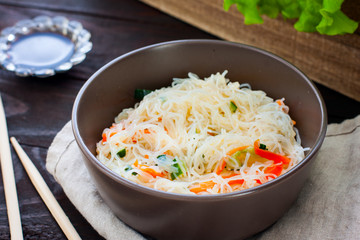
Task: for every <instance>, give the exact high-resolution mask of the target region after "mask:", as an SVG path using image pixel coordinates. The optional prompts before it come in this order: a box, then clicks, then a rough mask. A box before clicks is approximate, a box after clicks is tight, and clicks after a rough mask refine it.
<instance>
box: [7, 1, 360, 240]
mask: <svg viewBox="0 0 360 240" xmlns="http://www.w3.org/2000/svg"><path fill="white" fill-rule="evenodd" d="M38 15H48V16H51V17H53V16H57V15H62V16H65V17H67V18H69V19H70V20H77V21H80V22H81V23H82V24H83V25H84V27H85V28H86V29H88V30H89V31H90V32H91V33H92V38H91V40H92V42H93V49H92V51H91V52H90V53H89V54H88V56H87V58H86V60H85V61H84V62H83V63H81V64H80V65H77V66H76V67H74V68H73V69H71V70H70V71H69V72H67V73H63V74H57V75H55V76H53V77H50V78H47V79H37V78H21V77H16V76H15V75H14V74H13V73H10V72H7V71H4V70H0V93H1V96H2V98H3V102H4V105H5V112H6V115H7V123H8V129H9V136H15V137H16V138H17V139H18V140H19V142H20V143H21V145H22V147H23V148H24V150H25V151H26V152H27V153H28V155H29V157H30V158H31V159H32V160H33V162H34V163H35V165H36V166H37V168H38V169H39V170H40V172H41V174H42V175H43V177H44V179H45V181H46V182H47V184H48V185H49V187H50V189H51V191H52V192H53V193H54V195H55V197H56V198H57V200H58V201H59V203H60V205H61V206H62V207H63V209H64V211H65V212H66V214H67V215H68V217H69V218H70V220H71V222H72V223H73V224H74V226H75V228H76V229H77V231H78V232H79V234H80V236H81V237H82V238H83V239H102V238H101V236H99V235H98V233H97V232H96V231H95V230H94V229H93V228H92V227H91V226H90V225H89V224H88V223H87V221H86V220H85V219H84V218H83V217H82V216H81V214H80V213H79V212H78V211H77V210H76V208H75V207H74V206H73V205H72V204H71V202H70V201H69V199H68V198H67V197H66V195H65V194H64V192H63V190H62V188H61V186H60V185H59V184H57V183H56V181H55V180H54V178H53V177H52V176H51V175H50V174H49V173H48V172H47V171H46V169H45V159H46V154H47V150H48V147H49V146H50V144H51V142H52V140H53V138H54V137H55V135H56V134H57V132H58V131H59V130H60V129H61V128H62V127H63V126H64V125H65V123H67V122H68V121H69V120H70V118H71V110H72V105H73V101H74V99H75V97H76V94H77V92H78V91H79V89H80V88H81V86H82V85H83V84H84V82H85V81H86V80H87V79H88V78H89V77H90V76H91V75H92V74H93V73H94V72H95V71H96V70H97V69H99V68H100V67H101V66H103V65H104V64H105V63H107V62H109V61H110V60H112V59H113V58H115V57H117V56H119V55H122V54H124V53H126V52H129V51H131V50H134V49H136V48H139V47H143V46H146V45H149V44H154V43H159V42H163V41H169V40H176V39H190V38H206V39H216V37H215V36H212V35H209V34H207V33H205V32H203V31H201V30H198V29H196V28H194V27H192V26H190V25H188V24H185V23H183V22H181V21H179V20H176V19H174V18H172V17H170V16H168V15H166V14H164V13H162V12H160V11H158V10H156V9H153V8H151V7H149V6H147V5H145V4H143V3H141V2H139V1H137V0H77V1H72V0H49V1H42V0H32V1H28V0H8V1H6V0H0V29H3V28H5V27H7V26H12V25H13V24H15V23H16V22H17V21H19V20H22V19H25V18H33V17H36V16H38ZM317 86H318V88H319V90H320V92H321V93H322V95H323V97H324V100H325V102H326V105H327V110H328V116H329V123H335V122H341V121H343V120H345V119H349V118H353V117H355V116H357V115H358V114H360V103H359V102H357V101H355V100H352V99H350V98H347V97H345V96H343V95H341V94H339V93H337V92H335V91H333V90H330V89H328V88H326V87H324V86H321V85H318V84H317ZM359 94H360V93H359ZM12 157H13V163H14V170H15V176H16V184H17V191H18V198H19V204H20V213H21V221H22V227H23V234H24V238H25V239H66V237H65V235H64V234H63V233H62V231H61V229H60V228H59V227H58V225H57V223H56V222H55V220H54V219H53V217H52V216H51V214H50V213H49V211H48V209H47V208H46V206H45V205H44V203H43V202H42V200H41V198H40V197H39V195H38V193H37V192H36V190H35V188H34V187H33V185H32V184H31V182H30V180H29V177H28V176H27V174H26V172H25V171H24V168H23V166H22V165H21V163H20V161H19V159H18V157H17V155H16V154H15V152H14V151H13V150H12ZM0 188H1V189H0V239H9V238H10V233H9V226H8V219H7V213H6V204H5V198H4V191H3V184H2V178H1V180H0Z"/></svg>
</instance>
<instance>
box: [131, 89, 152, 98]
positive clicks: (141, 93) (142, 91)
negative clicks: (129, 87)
mask: <svg viewBox="0 0 360 240" xmlns="http://www.w3.org/2000/svg"><path fill="white" fill-rule="evenodd" d="M151 92H152V90H147V89H135V95H134V96H135V99H137V100H142V99H143V98H144V97H145V96H146V95H148V94H149V93H151Z"/></svg>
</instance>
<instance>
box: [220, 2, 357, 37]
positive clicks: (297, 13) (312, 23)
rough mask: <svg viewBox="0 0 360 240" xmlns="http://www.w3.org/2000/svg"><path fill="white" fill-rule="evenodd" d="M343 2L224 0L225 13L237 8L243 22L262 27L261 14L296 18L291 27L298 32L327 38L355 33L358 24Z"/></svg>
mask: <svg viewBox="0 0 360 240" xmlns="http://www.w3.org/2000/svg"><path fill="white" fill-rule="evenodd" d="M343 1H344V0H224V5H223V7H224V9H225V10H226V11H228V10H229V8H230V7H231V6H232V5H234V4H235V5H236V8H237V9H238V11H239V12H241V13H242V14H243V15H244V23H245V24H247V25H250V24H262V23H263V22H264V20H263V18H262V15H266V16H268V17H270V18H276V17H278V15H279V14H281V15H282V16H283V18H284V19H297V21H296V23H295V24H294V28H295V29H296V30H297V31H300V32H318V33H320V34H326V35H337V34H346V33H354V32H355V31H356V29H357V28H358V23H357V22H355V21H353V20H351V19H350V18H348V17H347V16H346V15H345V14H344V13H343V12H342V11H341V5H342V3H343Z"/></svg>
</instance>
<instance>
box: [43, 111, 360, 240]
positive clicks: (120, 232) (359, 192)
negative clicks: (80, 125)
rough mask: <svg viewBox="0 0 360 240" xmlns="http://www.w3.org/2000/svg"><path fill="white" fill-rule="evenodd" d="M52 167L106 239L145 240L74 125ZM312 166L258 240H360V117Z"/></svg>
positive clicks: (334, 136)
mask: <svg viewBox="0 0 360 240" xmlns="http://www.w3.org/2000/svg"><path fill="white" fill-rule="evenodd" d="M46 167H47V170H48V171H49V172H50V173H51V174H52V175H53V176H54V178H55V179H56V181H57V182H59V184H60V185H61V186H62V187H63V190H64V192H65V194H66V195H67V196H68V198H69V199H70V201H71V202H72V203H73V204H74V205H75V207H76V208H77V209H78V210H79V212H80V213H81V214H82V215H83V216H84V217H85V218H86V219H87V221H88V222H89V223H90V224H91V225H92V226H93V227H94V229H95V230H96V231H98V232H99V234H100V235H101V236H103V237H104V238H106V239H109V240H112V239H116V240H122V239H124V240H125V239H126V240H129V239H144V237H143V236H141V235H140V234H138V233H137V232H136V231H134V230H132V229H131V228H129V227H128V226H126V225H125V224H124V223H123V222H121V221H120V220H119V219H117V218H116V216H114V214H113V213H112V212H111V210H110V209H109V208H108V206H107V205H106V204H105V203H104V202H103V201H102V199H101V197H100V196H99V194H98V192H97V191H96V188H95V186H94V185H93V183H92V181H91V179H90V176H89V175H88V172H87V169H86V167H85V165H84V163H83V160H82V155H81V152H80V149H79V148H78V146H77V144H76V142H75V140H74V136H73V133H72V129H71V123H70V122H68V123H67V124H66V125H65V126H64V128H63V129H62V130H61V131H60V132H59V133H58V134H57V135H56V137H55V139H54V141H53V143H52V144H51V146H50V148H49V151H48V155H47V159H46ZM312 167H313V168H312V172H311V175H310V177H309V179H308V180H307V182H306V184H305V186H304V188H303V190H302V191H301V193H300V195H299V197H298V199H297V201H296V202H295V204H294V205H293V206H292V207H291V209H290V210H289V211H288V212H287V213H286V214H285V215H284V216H283V217H282V218H281V219H280V220H279V221H278V222H277V223H275V224H274V225H273V226H271V227H270V228H268V229H267V230H265V231H264V232H262V233H259V234H257V235H256V236H254V237H252V238H251V239H252V240H255V239H256V240H258V239H259V240H270V239H291V240H297V239H298V240H300V239H301V240H302V239H310V240H313V239H316V240H317V239H319V240H320V239H321V240H323V239H339V240H340V239H360V115H359V116H358V117H356V118H354V119H352V120H346V121H344V122H343V123H341V124H330V125H329V126H328V131H327V134H326V138H325V141H324V144H323V146H322V148H321V149H320V152H319V155H318V157H317V159H316V161H315V162H314V164H313V165H312Z"/></svg>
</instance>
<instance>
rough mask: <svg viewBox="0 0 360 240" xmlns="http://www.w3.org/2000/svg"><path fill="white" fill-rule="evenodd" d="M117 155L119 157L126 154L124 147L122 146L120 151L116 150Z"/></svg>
mask: <svg viewBox="0 0 360 240" xmlns="http://www.w3.org/2000/svg"><path fill="white" fill-rule="evenodd" d="M117 155H118V156H119V157H120V158H123V157H125V156H126V149H125V148H123V149H121V150H120V151H118V152H117Z"/></svg>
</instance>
